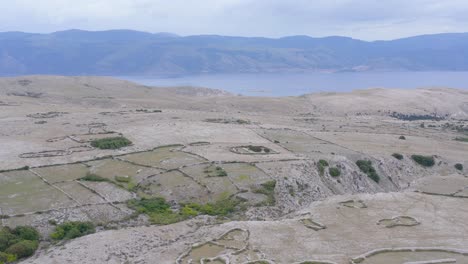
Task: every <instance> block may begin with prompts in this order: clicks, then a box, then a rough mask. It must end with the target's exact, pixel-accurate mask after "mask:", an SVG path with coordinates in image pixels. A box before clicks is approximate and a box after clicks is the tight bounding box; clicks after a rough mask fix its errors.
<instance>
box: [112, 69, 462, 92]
mask: <svg viewBox="0 0 468 264" xmlns="http://www.w3.org/2000/svg"><path fill="white" fill-rule="evenodd" d="M117 77H118V78H120V79H126V80H130V81H133V82H137V83H140V84H144V85H151V86H198V87H208V88H217V89H222V90H226V91H229V92H231V93H234V94H242V95H249V96H292V95H302V94H306V93H314V92H324V91H327V92H343V91H352V90H356V89H366V88H376V87H382V88H403V89H413V88H421V87H451V88H460V89H468V72H371V73H367V72H366V73H301V74H291V73H285V74H278V73H275V74H263V73H262V74H203V75H188V76H175V77H167V76H166V77H161V76H159V77H158V76H153V77H148V76H145V77H135V76H131V77H130V76H117Z"/></svg>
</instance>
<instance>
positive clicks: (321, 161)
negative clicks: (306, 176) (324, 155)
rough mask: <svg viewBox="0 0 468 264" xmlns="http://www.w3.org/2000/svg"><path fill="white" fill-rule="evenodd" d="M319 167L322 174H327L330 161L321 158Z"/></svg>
mask: <svg viewBox="0 0 468 264" xmlns="http://www.w3.org/2000/svg"><path fill="white" fill-rule="evenodd" d="M317 167H318V171H319V173H320V176H323V175H324V174H325V167H328V161H326V160H323V159H321V160H319V162H318V164H317Z"/></svg>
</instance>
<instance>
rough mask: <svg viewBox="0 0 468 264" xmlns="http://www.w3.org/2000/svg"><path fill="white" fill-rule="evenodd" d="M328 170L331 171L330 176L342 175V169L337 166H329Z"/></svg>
mask: <svg viewBox="0 0 468 264" xmlns="http://www.w3.org/2000/svg"><path fill="white" fill-rule="evenodd" d="M328 172H329V173H330V176H332V177H339V176H340V175H341V170H340V169H338V168H337V167H331V168H329V169H328Z"/></svg>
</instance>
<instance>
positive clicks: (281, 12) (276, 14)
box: [0, 0, 468, 40]
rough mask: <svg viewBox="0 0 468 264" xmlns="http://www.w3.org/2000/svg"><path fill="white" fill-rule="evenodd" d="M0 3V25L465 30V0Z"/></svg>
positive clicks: (386, 35)
mask: <svg viewBox="0 0 468 264" xmlns="http://www.w3.org/2000/svg"><path fill="white" fill-rule="evenodd" d="M0 10H1V11H2V15H1V16H0V32H5V31H23V32H34V33H49V32H55V31H61V30H67V29H83V30H93V31H94V30H108V29H133V30H140V31H147V32H153V33H156V32H171V33H175V34H178V35H182V36H186V35H199V34H217V35H229V36H262V37H275V38H276V37H282V36H291V35H309V36H313V37H324V36H348V37H353V38H357V39H363V40H388V39H397V38H402V37H408V36H415V35H422V34H434V33H446V32H468V15H467V14H468V0H0Z"/></svg>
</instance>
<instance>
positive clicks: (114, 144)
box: [91, 137, 132, 149]
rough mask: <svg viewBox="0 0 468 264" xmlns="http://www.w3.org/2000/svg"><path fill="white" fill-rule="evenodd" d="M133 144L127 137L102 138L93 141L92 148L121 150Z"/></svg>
mask: <svg viewBox="0 0 468 264" xmlns="http://www.w3.org/2000/svg"><path fill="white" fill-rule="evenodd" d="M131 144H132V142H131V141H130V140H128V139H127V138H125V137H110V138H101V139H96V140H93V141H91V146H93V147H95V148H98V149H119V148H123V147H126V146H129V145H131Z"/></svg>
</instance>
